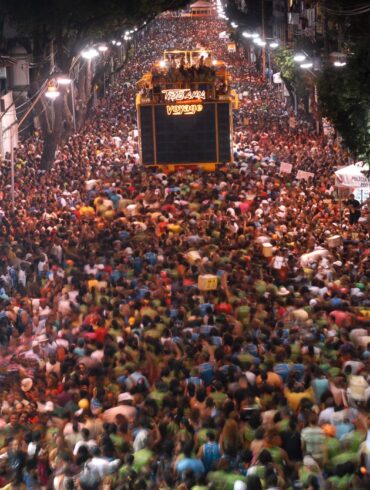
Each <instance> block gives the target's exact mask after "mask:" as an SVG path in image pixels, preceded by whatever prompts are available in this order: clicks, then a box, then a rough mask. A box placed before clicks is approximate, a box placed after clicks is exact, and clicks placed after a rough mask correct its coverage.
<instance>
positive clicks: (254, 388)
mask: <svg viewBox="0 0 370 490" xmlns="http://www.w3.org/2000/svg"><path fill="white" fill-rule="evenodd" d="M223 30H225V25H224V23H223V22H221V21H219V20H194V19H186V18H178V17H176V18H172V17H166V18H160V19H157V20H155V21H153V22H152V23H151V24H150V25H149V26H148V27H147V29H146V30H145V32H143V33H142V34H140V36H139V37H138V41H137V49H136V51H135V53H134V55H133V56H132V57H131V58H130V59H129V60H128V62H127V65H126V67H125V69H124V70H123V71H122V73H121V75H120V77H119V79H118V80H117V81H116V83H115V84H114V85H112V86H111V87H110V88H109V89H108V90H107V93H106V96H105V97H104V98H103V99H101V100H99V101H98V104H97V106H96V107H95V109H94V113H93V116H92V118H91V119H90V120H89V121H88V122H87V123H86V125H85V127H84V129H83V130H82V131H81V132H79V133H76V134H74V135H72V136H71V137H70V138H69V139H68V141H67V142H66V143H65V145H64V146H62V147H60V148H59V149H58V152H57V155H56V161H55V163H54V166H53V168H52V170H51V171H49V172H41V171H40V170H39V161H40V154H41V152H42V139H41V137H40V136H39V135H37V134H35V135H34V136H33V137H32V138H30V139H28V140H26V141H23V142H22V143H21V144H20V146H19V148H18V149H17V152H16V158H17V161H16V206H15V210H12V207H11V202H10V198H9V184H10V182H9V180H10V176H9V171H8V167H9V165H8V163H7V161H6V160H4V162H3V164H2V167H1V175H0V189H1V195H2V200H1V202H0V204H1V210H0V252H1V257H0V267H1V270H0V350H1V352H0V354H1V355H0V381H1V407H0V410H1V414H0V448H1V449H0V488H2V487H5V488H15V489H17V488H25V489H26V490H32V489H40V488H48V489H49V488H50V489H55V490H67V489H75V488H79V489H82V490H87V489H93V488H94V489H98V488H102V489H103V488H104V489H109V488H112V489H113V488H117V489H122V490H126V489H129V490H132V489H135V490H141V489H143V490H144V489H179V490H180V489H181V490H191V489H192V490H201V489H204V490H205V489H207V488H208V489H211V488H213V489H216V490H218V489H220V490H225V489H226V490H229V489H230V490H243V489H247V490H259V489H270V490H272V489H276V488H278V489H281V490H285V489H301V488H306V489H310V490H313V489H314V490H316V489H322V488H328V489H330V490H338V489H342V488H353V489H357V490H360V489H366V488H369V475H368V472H370V432H369V429H368V427H369V419H368V415H369V411H368V409H369V395H370V389H369V365H370V364H369V363H370V349H369V342H370V332H369V325H370V295H369V279H368V278H369V272H370V271H369V268H370V247H369V242H368V239H369V227H368V220H367V218H368V215H367V207H366V205H364V206H362V208H360V207H359V205H358V203H357V200H356V199H354V198H350V199H349V200H348V201H346V200H339V199H338V198H337V191H336V188H335V186H334V179H333V171H334V167H335V166H342V165H346V164H347V163H350V161H351V160H350V155H348V154H347V153H346V152H345V151H344V150H343V149H342V148H341V146H340V144H339V142H338V140H337V139H334V140H333V139H328V138H326V137H324V136H323V135H316V134H315V132H314V131H313V128H312V125H311V122H310V121H309V120H306V119H305V118H304V117H297V118H293V119H292V116H291V115H290V114H289V113H288V111H287V109H286V106H285V101H283V100H281V98H280V97H279V94H278V92H277V91H276V90H270V89H268V87H267V86H266V84H265V82H264V81H263V80H262V79H261V78H260V77H259V76H258V74H257V73H256V72H255V70H254V68H253V66H252V65H250V64H249V63H248V62H247V59H246V57H245V55H244V51H243V50H242V49H240V50H238V51H237V52H236V53H228V52H227V49H226V43H225V41H223V40H220V39H219V36H218V34H219V33H220V32H221V31H223ZM195 47H200V48H201V47H206V48H209V49H212V50H213V52H214V53H215V55H216V57H217V58H218V59H223V60H225V61H226V62H227V64H228V65H229V69H230V71H231V73H232V81H233V86H234V88H236V89H237V91H238V93H239V94H242V95H243V97H241V100H240V109H239V111H238V112H236V113H235V114H234V130H235V131H234V160H235V163H234V164H230V165H225V166H223V167H222V168H219V169H218V170H217V171H216V172H214V173H206V172H202V171H201V170H191V171H187V170H185V171H180V172H176V173H173V174H166V173H164V172H161V171H156V172H155V171H152V170H148V169H144V168H142V167H141V166H140V164H139V151H138V138H137V131H136V124H135V121H136V115H135V105H134V96H135V82H136V81H137V80H138V79H139V78H140V77H141V76H142V74H143V73H144V72H145V71H148V69H149V68H150V66H151V63H154V62H156V61H158V59H160V58H161V55H162V51H163V49H165V48H167V49H174V48H177V49H193V48H195ZM281 163H287V164H290V165H291V166H292V171H291V173H280V171H279V170H280V165H281ZM299 170H303V171H306V172H311V173H312V174H313V176H312V177H311V178H309V179H308V180H305V179H297V172H298V171H299ZM205 275H210V276H211V278H212V280H213V281H216V288H215V289H212V290H203V287H202V286H201V288H199V287H198V281H199V279H200V280H202V277H203V276H205ZM7 485H11V486H7Z"/></svg>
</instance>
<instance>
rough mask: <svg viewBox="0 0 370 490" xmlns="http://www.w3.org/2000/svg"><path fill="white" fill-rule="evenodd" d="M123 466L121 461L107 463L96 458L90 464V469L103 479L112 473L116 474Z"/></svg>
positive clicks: (102, 459)
mask: <svg viewBox="0 0 370 490" xmlns="http://www.w3.org/2000/svg"><path fill="white" fill-rule="evenodd" d="M120 466H121V460H119V459H115V460H114V461H111V462H109V461H107V460H106V459H104V458H100V457H98V456H94V457H93V458H92V459H91V461H90V462H89V463H88V467H89V469H91V470H92V471H93V472H94V471H96V472H97V474H98V475H99V477H100V478H101V479H103V478H104V477H105V476H106V475H109V474H110V473H114V472H115V471H117V470H118V468H119V467H120Z"/></svg>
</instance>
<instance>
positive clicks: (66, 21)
mask: <svg viewBox="0 0 370 490" xmlns="http://www.w3.org/2000/svg"><path fill="white" fill-rule="evenodd" d="M186 3H187V2H186V0H104V1H102V0H32V1H30V0H11V1H9V0H0V18H1V17H2V18H4V17H6V18H7V19H8V20H9V22H10V23H11V24H12V25H14V26H15V27H16V29H17V31H18V32H19V34H20V35H21V36H24V37H26V38H28V39H29V40H30V41H31V43H30V44H31V46H32V57H33V61H34V63H35V65H36V67H37V68H36V69H35V70H33V82H34V86H33V90H34V92H36V91H37V90H39V88H40V86H41V85H42V83H43V82H44V80H45V79H47V78H48V76H50V71H51V70H52V69H54V70H57V71H59V72H61V73H64V74H69V73H70V71H71V67H72V65H75V64H76V63H80V61H79V59H78V56H79V53H80V52H81V50H82V49H83V48H85V47H86V46H87V45H88V44H89V43H92V42H99V41H103V40H105V39H106V38H108V37H110V38H111V37H112V36H114V35H115V34H117V33H121V32H122V29H125V28H130V27H133V26H136V27H140V25H142V24H143V22H144V21H150V20H151V19H152V18H154V17H155V16H156V15H157V14H158V13H160V12H162V11H164V10H168V9H174V8H179V7H181V6H183V5H185V4H186ZM76 60H77V61H76ZM86 67H88V64H87V63H86V64H85V67H84V71H83V72H82V76H81V79H80V80H79V85H81V87H80V94H85V97H83V99H85V100H82V101H80V102H81V104H80V105H81V106H83V107H86V106H87V101H86V98H88V96H89V94H90V93H91V82H92V80H91V77H89V76H87V73H86V70H87V68H86ZM40 104H41V105H42V106H41V107H39V110H38V112H39V113H41V118H40V122H41V128H42V132H43V138H44V151H43V155H42V160H41V167H42V168H43V169H48V168H50V166H51V165H52V163H53V159H54V154H55V150H56V148H57V145H58V143H59V142H60V141H61V138H62V132H63V124H62V123H63V121H64V120H65V119H67V120H68V119H70V117H68V116H69V115H68V112H69V107H68V104H67V100H66V97H65V100H64V101H63V100H61V101H59V100H58V102H57V101H55V102H54V103H53V104H47V103H45V101H40Z"/></svg>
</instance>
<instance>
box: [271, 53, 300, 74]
mask: <svg viewBox="0 0 370 490" xmlns="http://www.w3.org/2000/svg"><path fill="white" fill-rule="evenodd" d="M274 60H275V63H276V64H277V66H278V68H279V70H280V74H281V76H282V77H283V78H284V79H285V80H290V81H291V82H293V81H294V80H295V77H296V72H297V69H296V63H295V61H294V60H293V52H292V50H291V49H287V48H280V49H278V50H277V51H276V52H275V53H274Z"/></svg>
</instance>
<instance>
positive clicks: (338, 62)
mask: <svg viewBox="0 0 370 490" xmlns="http://www.w3.org/2000/svg"><path fill="white" fill-rule="evenodd" d="M346 64H347V63H346V62H345V61H334V66H336V67H337V68H338V67H341V66H346Z"/></svg>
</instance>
